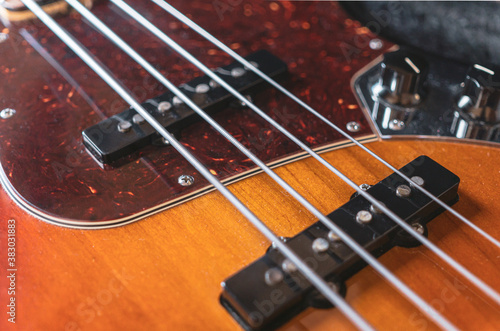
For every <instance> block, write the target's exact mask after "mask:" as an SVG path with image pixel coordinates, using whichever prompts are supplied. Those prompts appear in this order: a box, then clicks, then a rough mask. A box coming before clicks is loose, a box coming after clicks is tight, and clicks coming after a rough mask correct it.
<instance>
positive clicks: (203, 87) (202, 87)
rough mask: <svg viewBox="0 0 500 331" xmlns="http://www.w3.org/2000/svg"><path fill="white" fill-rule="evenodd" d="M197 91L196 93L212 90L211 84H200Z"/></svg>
mask: <svg viewBox="0 0 500 331" xmlns="http://www.w3.org/2000/svg"><path fill="white" fill-rule="evenodd" d="M195 91H196V93H199V94H204V93H207V92H208V91H210V86H208V85H207V84H200V85H198V86H196V88H195Z"/></svg>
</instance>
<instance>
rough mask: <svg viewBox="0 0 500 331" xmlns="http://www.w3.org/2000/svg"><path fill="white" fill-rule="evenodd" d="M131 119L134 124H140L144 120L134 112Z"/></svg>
mask: <svg viewBox="0 0 500 331" xmlns="http://www.w3.org/2000/svg"><path fill="white" fill-rule="evenodd" d="M132 121H133V122H134V123H135V124H142V123H144V122H145V121H146V120H145V119H144V118H143V117H142V116H141V115H139V114H135V115H134V116H133V117H132Z"/></svg>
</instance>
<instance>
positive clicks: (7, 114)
mask: <svg viewBox="0 0 500 331" xmlns="http://www.w3.org/2000/svg"><path fill="white" fill-rule="evenodd" d="M15 114H16V110H15V109H12V108H5V109H4V110H2V111H1V112H0V117H1V118H3V119H7V118H11V117H12V116H14V115H15Z"/></svg>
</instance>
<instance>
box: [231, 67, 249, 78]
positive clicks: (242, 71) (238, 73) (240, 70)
mask: <svg viewBox="0 0 500 331" xmlns="http://www.w3.org/2000/svg"><path fill="white" fill-rule="evenodd" d="M245 73H246V70H245V69H243V68H234V69H233V70H231V76H233V77H234V78H239V77H241V76H243V75H244V74H245Z"/></svg>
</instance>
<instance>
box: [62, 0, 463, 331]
mask: <svg viewBox="0 0 500 331" xmlns="http://www.w3.org/2000/svg"><path fill="white" fill-rule="evenodd" d="M66 1H67V2H68V3H69V4H70V5H71V6H72V7H73V8H74V9H75V10H76V11H77V12H79V13H80V14H81V15H82V17H84V18H85V19H87V21H89V22H90V24H92V25H93V26H94V27H95V28H96V29H97V30H98V31H99V32H101V33H102V34H103V35H104V36H106V37H107V38H108V39H110V40H111V41H112V42H113V43H115V44H116V45H117V46H118V47H120V48H121V49H122V50H123V51H124V52H125V53H126V54H127V55H129V56H130V57H131V58H132V59H134V61H136V62H137V63H138V64H140V65H141V66H142V67H143V68H144V69H146V70H147V71H148V72H149V73H150V74H151V75H152V76H153V77H154V78H156V79H157V80H158V81H160V82H161V83H162V84H163V85H164V86H165V87H166V88H168V89H169V90H170V91H171V92H173V93H174V94H175V95H176V96H177V97H178V98H180V99H181V100H182V101H183V102H185V103H186V104H187V105H188V106H189V107H190V108H191V109H193V110H194V111H195V112H196V113H198V114H199V115H200V116H201V117H202V118H203V119H204V120H205V121H207V123H209V124H210V125H211V126H212V127H213V128H214V129H216V130H217V131H218V132H219V133H220V134H221V135H222V136H224V137H225V138H226V139H228V140H229V141H230V142H231V143H232V144H233V145H234V146H236V147H237V148H238V149H239V150H240V151H241V152H242V153H244V154H245V155H246V156H247V157H248V158H249V159H251V160H252V161H253V162H254V163H255V164H256V165H257V166H259V167H260V168H261V169H262V170H263V171H264V172H265V173H266V174H268V175H269V176H270V177H271V178H273V180H275V181H276V182H277V183H278V184H279V185H280V186H281V187H283V188H284V189H285V190H286V191H287V192H288V193H290V194H291V195H292V196H293V197H294V198H295V199H297V200H298V201H299V202H300V203H301V204H302V205H303V206H305V207H306V208H307V209H308V210H309V211H310V212H311V213H312V214H314V215H315V216H316V217H318V218H319V219H320V220H321V222H322V223H323V224H324V225H325V226H327V227H328V228H330V230H332V231H333V233H335V234H336V235H338V236H339V238H340V239H341V240H342V241H344V242H345V243H346V245H347V246H349V247H350V248H352V249H353V251H354V252H356V253H357V254H358V255H359V256H360V257H361V258H363V259H364V260H365V261H366V262H367V263H368V264H369V265H371V266H372V267H373V268H374V269H375V270H377V272H379V273H380V274H381V275H382V276H383V277H385V279H386V280H387V281H389V282H390V283H391V285H393V286H394V287H396V288H397V289H398V290H399V291H400V292H402V293H403V294H404V295H405V296H406V297H407V298H408V299H409V300H411V301H412V302H413V303H414V304H415V305H416V306H417V307H418V308H419V309H420V310H421V311H422V312H423V313H425V314H428V315H429V317H430V318H431V319H432V320H434V321H435V322H436V324H438V325H440V326H441V327H442V328H443V329H447V330H458V329H457V328H456V327H455V326H454V325H453V324H452V323H451V322H449V321H448V320H447V319H446V318H444V317H443V316H442V315H441V314H440V313H438V312H437V311H436V310H435V309H434V308H432V307H431V306H430V305H429V304H428V303H426V302H425V301H424V300H423V299H422V298H421V297H419V296H418V295H417V294H416V293H415V292H414V291H412V290H411V289H410V288H409V287H408V286H407V285H406V284H404V283H403V282H401V280H399V279H398V278H397V277H396V276H395V275H394V274H392V273H391V272H390V271H389V270H388V269H386V268H385V267H384V266H383V265H382V264H381V263H380V262H378V260H377V259H376V258H374V257H373V256H372V255H371V254H370V253H368V251H366V250H365V249H364V248H363V247H362V246H361V245H359V244H358V243H357V242H356V241H355V240H353V239H352V238H351V237H350V236H349V235H347V234H346V233H345V232H344V231H343V230H342V229H340V228H339V227H338V226H337V225H335V223H333V222H332V221H331V220H330V219H328V218H327V217H326V216H324V215H323V214H322V213H321V212H320V211H319V210H318V209H317V208H315V207H314V206H313V205H312V204H311V203H309V202H308V201H307V200H306V199H305V198H304V197H303V196H301V195H300V194H299V193H298V192H297V191H296V190H294V189H293V188H292V187H291V186H290V185H289V184H288V183H287V182H285V181H284V180H283V179H282V178H281V177H280V176H279V175H278V174H276V173H275V172H274V171H273V170H271V169H270V168H269V167H268V166H267V165H266V164H265V163H264V162H263V161H262V160H260V159H259V158H258V157H257V156H256V155H254V154H253V153H252V152H250V151H249V150H248V149H247V148H245V147H244V146H243V145H242V144H241V143H240V142H239V141H238V140H236V138H234V137H233V136H232V135H231V134H230V133H229V132H227V131H226V130H225V129H224V128H223V127H222V126H221V125H219V124H218V123H217V122H216V121H215V120H214V119H213V118H211V117H210V116H209V115H208V114H207V113H206V112H204V111H203V110H202V109H201V108H200V107H199V106H198V105H196V104H195V103H194V102H193V101H192V100H190V99H189V98H188V97H187V96H186V95H185V94H184V93H183V92H182V91H181V90H179V89H178V88H177V87H176V86H175V85H174V84H172V83H171V82H170V81H169V80H168V79H167V78H166V77H165V76H164V75H162V73H161V72H159V71H158V70H156V69H155V68H154V67H153V66H152V65H151V63H149V62H148V61H147V60H145V59H144V58H143V57H142V56H141V55H139V53H137V52H136V51H135V50H134V49H132V47H130V45H129V44H127V43H126V42H125V41H123V39H121V38H120V37H119V36H118V35H117V34H116V33H115V32H113V31H112V30H111V29H110V28H109V27H108V26H107V25H105V24H104V23H103V22H102V21H101V20H99V19H98V18H97V17H96V16H95V15H94V14H93V13H92V12H90V11H89V10H88V9H87V8H86V7H85V6H83V5H82V4H81V3H80V2H78V1H77V0H66Z"/></svg>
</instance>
